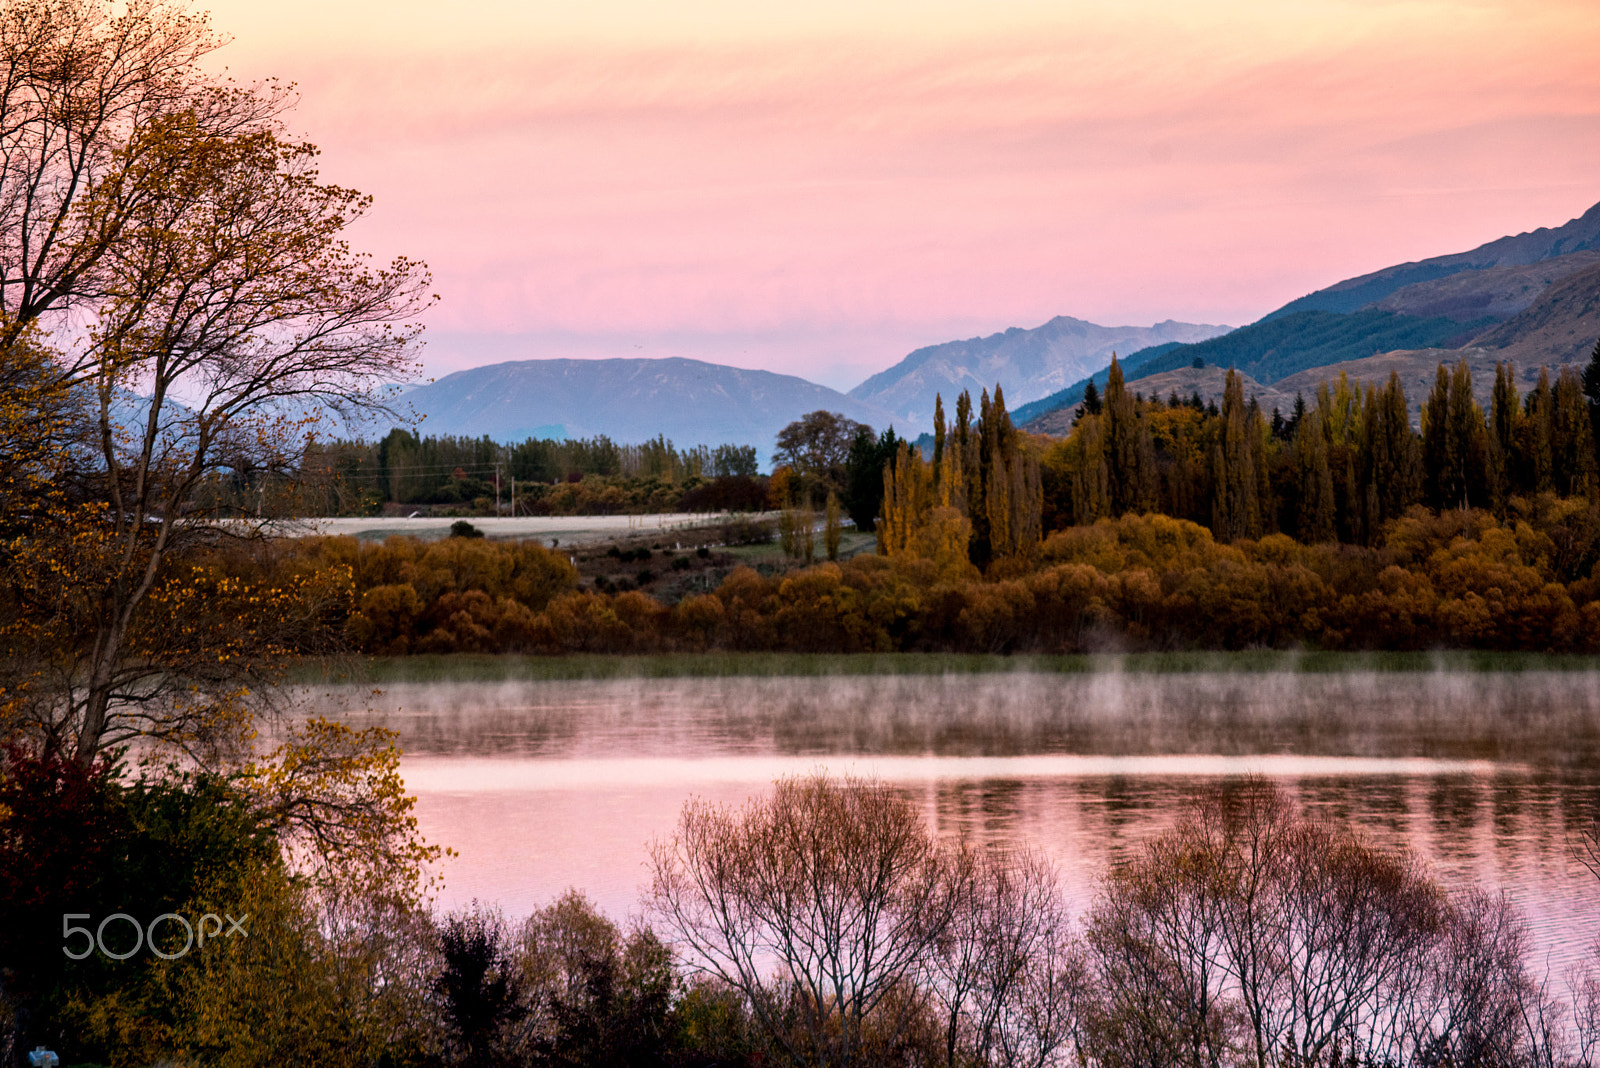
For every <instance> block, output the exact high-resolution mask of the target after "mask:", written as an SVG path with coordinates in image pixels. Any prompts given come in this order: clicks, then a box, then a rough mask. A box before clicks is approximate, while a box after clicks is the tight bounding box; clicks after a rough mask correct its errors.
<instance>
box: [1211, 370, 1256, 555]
mask: <svg viewBox="0 0 1600 1068" xmlns="http://www.w3.org/2000/svg"><path fill="white" fill-rule="evenodd" d="M1263 429H1264V428H1263V426H1262V421H1261V413H1260V409H1258V408H1253V407H1251V406H1249V405H1246V403H1245V399H1244V383H1243V381H1242V380H1241V379H1240V378H1239V374H1238V372H1236V371H1234V370H1233V369H1231V368H1230V369H1229V370H1228V377H1227V379H1226V380H1225V384H1224V386H1223V394H1222V427H1221V437H1220V440H1218V442H1217V443H1216V444H1215V445H1214V446H1213V447H1212V453H1211V457H1212V459H1211V465H1212V469H1213V471H1214V479H1215V485H1216V490H1215V493H1216V497H1215V499H1214V502H1213V504H1212V523H1211V529H1212V531H1213V532H1214V533H1215V534H1216V535H1217V537H1218V538H1221V539H1223V540H1225V541H1232V540H1234V539H1236V538H1253V537H1256V536H1258V535H1260V533H1261V531H1262V511H1263V509H1262V503H1263V502H1262V499H1261V498H1262V496H1263V494H1262V480H1263V476H1264V475H1265V474H1266V456H1265V446H1264V443H1263V441H1262V438H1263V434H1262V431H1263Z"/></svg>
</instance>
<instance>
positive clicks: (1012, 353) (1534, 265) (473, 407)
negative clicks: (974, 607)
mask: <svg viewBox="0 0 1600 1068" xmlns="http://www.w3.org/2000/svg"><path fill="white" fill-rule="evenodd" d="M1597 337H1600V204H1597V205H1595V206H1594V207H1593V208H1590V209H1589V210H1588V211H1587V212H1585V213H1584V214H1583V215H1581V216H1579V217H1578V218H1576V219H1573V220H1571V221H1570V222H1568V223H1566V224H1564V225H1562V226H1557V227H1548V228H1540V229H1537V230H1533V231H1530V232H1528V233H1524V234H1516V235H1513V236H1510V237H1502V238H1498V239H1496V240H1494V241H1490V242H1487V243H1486V244H1483V245H1480V246H1478V247H1477V248H1475V249H1471V250H1469V251H1467V252H1460V253H1452V254H1449V255H1445V256H1435V257H1432V258H1430V259H1425V260H1419V261H1416V262H1413V263H1403V264H1398V265H1395V266H1392V267H1385V268H1383V269H1381V270H1378V271H1373V272H1371V273H1369V274H1364V275H1360V276H1358V277H1355V278H1350V279H1346V280H1344V281H1342V282H1338V283H1335V284H1334V285H1331V286H1328V287H1327V288H1325V289H1321V290H1318V291H1316V292H1314V293H1309V294H1307V295H1306V296H1304V297H1300V298H1298V299H1296V300H1292V301H1290V302H1289V303H1287V304H1285V305H1284V306H1283V307H1281V308H1278V309H1276V310H1275V311H1273V312H1271V313H1270V314H1268V315H1266V316H1263V317H1262V318H1261V319H1260V320H1258V321H1256V322H1254V323H1251V324H1250V325H1248V326H1244V327H1241V328H1239V329H1237V330H1230V329H1229V328H1228V327H1225V326H1217V325H1208V324H1197V323H1180V322H1173V321H1171V320H1167V321H1165V322H1160V323H1156V324H1155V325H1153V326H1148V327H1134V326H1112V327H1108V326H1099V325H1097V324H1095V323H1090V322H1085V321H1084V320H1082V319H1075V318H1073V317H1071V316H1066V315H1061V316H1057V317H1056V318H1054V319H1051V320H1050V321H1049V322H1047V323H1044V324H1043V325H1042V326H1038V327H1035V328H1033V329H1022V328H1018V327H1012V328H1011V329H1008V330H1004V331H1001V332H999V333H995V334H990V335H988V336H985V337H974V338H968V339H965V340H961V341H948V342H944V343H941V344H937V345H929V346H926V347H924V348H919V349H917V350H916V351H914V352H911V353H909V354H908V355H906V356H905V357H904V358H902V359H901V360H899V361H898V362H896V363H895V364H894V365H893V366H891V367H889V368H887V369H885V370H884V371H881V372H879V373H877V374H875V375H872V376H871V377H870V378H868V379H867V380H866V381H864V382H862V383H861V384H860V385H858V386H856V387H855V388H854V389H852V390H850V391H849V393H848V394H844V393H839V392H837V391H835V390H832V389H828V388H826V387H824V386H820V385H816V384H815V383H812V382H808V381H806V380H805V379H803V378H798V377H795V376H793V375H780V374H775V373H772V372H769V371H752V370H745V369H741V368H736V367H728V366H723V365H720V364H713V363H706V362H703V361H700V360H691V359H682V358H673V359H610V360H570V359H555V360H519V361H512V362H508V363H500V364H494V365H491V366H487V367H477V368H473V369H471V370H466V371H458V372H456V373H455V374H451V375H447V376H445V377H443V378H441V379H439V380H438V381H436V382H431V383H429V384H427V385H423V386H419V387H417V388H415V389H413V390H411V391H410V392H408V393H407V394H406V395H405V398H404V399H405V400H406V401H407V402H409V403H410V405H411V407H412V408H413V409H414V410H415V411H416V412H418V413H419V414H423V415H425V416H426V422H425V423H424V424H423V426H422V429H423V431H424V432H426V433H431V434H437V435H444V434H453V435H458V436H469V437H478V436H481V435H488V436H489V437H491V438H495V439H496V440H500V441H514V440H521V439H523V438H527V437H593V436H597V435H601V434H604V435H606V436H608V437H610V438H612V439H613V440H616V441H622V442H637V441H645V440H648V439H650V438H654V437H656V436H657V435H665V436H666V437H668V438H670V439H672V440H674V441H676V442H677V443H679V444H682V445H694V444H708V445H716V444H723V443H729V444H741V445H751V444H753V445H756V446H757V448H758V449H760V450H762V451H763V452H765V451H766V450H767V449H769V448H771V446H772V443H773V441H774V439H775V438H776V436H777V433H778V431H779V430H781V429H782V428H783V427H784V426H785V425H787V424H788V423H790V422H792V421H793V420H795V419H797V418H799V417H800V416H801V415H803V414H805V413H806V412H810V411H815V410H816V409H819V408H825V409H828V410H829V411H836V412H842V413H843V414H845V415H846V416H848V417H850V418H851V419H855V420H857V421H859V422H863V423H867V424H869V425H871V426H872V427H874V428H875V429H877V430H882V429H883V428H885V427H887V426H890V425H893V426H894V427H895V428H896V429H897V430H898V431H899V432H900V433H901V434H902V436H910V437H915V436H916V435H917V434H918V433H919V432H922V431H925V430H927V429H929V428H930V427H931V425H932V421H933V403H934V396H935V394H941V393H942V394H943V395H944V397H945V398H946V401H947V405H946V408H947V410H949V409H950V408H951V407H952V406H953V401H954V398H955V396H956V395H957V394H959V393H960V391H961V390H963V389H970V390H972V392H973V393H974V394H976V393H977V392H978V391H979V390H981V389H992V388H993V387H994V385H995V383H996V382H999V383H1000V384H1001V385H1003V386H1004V389H1005V393H1006V400H1007V404H1008V406H1009V407H1010V408H1011V411H1012V419H1013V421H1014V422H1016V423H1017V424H1018V425H1020V426H1023V427H1025V428H1026V429H1028V430H1030V431H1033V432H1036V433H1053V434H1060V433H1065V432H1066V430H1067V429H1068V428H1070V426H1071V420H1072V411H1073V409H1074V408H1075V407H1076V405H1077V404H1078V403H1079V402H1080V401H1081V399H1082V396H1083V389H1084V386H1085V385H1086V384H1087V382H1089V381H1091V380H1093V381H1095V382H1096V383H1098V384H1099V385H1102V386H1103V385H1104V383H1105V380H1106V374H1107V371H1106V367H1107V365H1108V363H1109V361H1110V357H1111V353H1112V352H1113V351H1116V352H1119V353H1124V354H1127V355H1125V356H1124V358H1123V360H1122V366H1123V370H1124V374H1125V376H1126V377H1127V378H1128V380H1129V382H1130V386H1131V388H1134V389H1137V390H1141V391H1143V392H1145V393H1147V394H1159V395H1162V396H1166V395H1168V394H1169V393H1170V392H1172V391H1176V392H1178V393H1180V394H1182V395H1185V396H1187V395H1189V394H1190V393H1193V392H1199V393H1200V394H1201V395H1202V397H1209V396H1211V395H1213V394H1215V393H1220V390H1221V382H1222V380H1223V377H1224V370H1225V369H1226V368H1229V367H1232V368H1237V369H1238V370H1239V371H1240V372H1241V373H1242V374H1244V375H1246V376H1247V379H1248V389H1249V391H1250V392H1253V393H1255V394H1256V395H1257V396H1258V397H1259V399H1260V400H1261V401H1262V404H1263V406H1265V407H1267V408H1269V409H1270V408H1271V407H1273V406H1274V405H1280V404H1286V403H1292V398H1293V396H1294V394H1295V393H1296V392H1309V391H1310V390H1312V389H1314V388H1315V385H1316V383H1317V382H1319V381H1322V380H1324V379H1326V378H1328V377H1336V376H1337V375H1338V374H1339V372H1341V371H1343V372H1344V373H1346V374H1348V375H1349V376H1350V377H1351V378H1352V379H1353V380H1355V381H1361V382H1365V381H1376V382H1381V381H1382V380H1384V379H1386V378H1387V376H1388V374H1389V372H1390V371H1398V372H1399V373H1400V374H1401V376H1402V379H1403V380H1404V381H1405V383H1406V388H1407V395H1408V397H1409V399H1410V400H1411V402H1412V406H1413V408H1414V409H1415V408H1416V407H1417V405H1419V404H1420V403H1421V399H1422V394H1423V392H1425V389H1426V385H1427V383H1429V382H1431V377H1432V374H1433V372H1434V370H1435V368H1436V367H1437V365H1438V363H1439V362H1440V361H1441V360H1445V361H1448V362H1454V361H1455V360H1457V359H1466V360H1467V361H1468V363H1469V365H1471V366H1472V367H1473V368H1474V376H1475V379H1476V378H1481V377H1484V376H1483V375H1479V374H1478V368H1479V366H1480V365H1482V366H1483V367H1492V366H1493V364H1494V363H1495V362H1496V361H1499V360H1512V361H1514V362H1515V363H1516V364H1517V367H1518V371H1519V376H1520V377H1521V378H1522V379H1523V381H1524V383H1525V384H1528V385H1531V384H1532V382H1533V380H1534V378H1535V377H1536V376H1537V373H1538V368H1539V366H1541V365H1550V366H1552V367H1554V366H1559V365H1563V364H1571V363H1577V362H1580V361H1583V360H1586V359H1587V358H1588V354H1589V352H1590V351H1591V350H1592V348H1593V346H1594V344H1595V339H1596V338H1597ZM1488 377H1489V378H1491V379H1492V376H1488ZM1414 392H1415V394H1416V395H1412V394H1413V393H1414Z"/></svg>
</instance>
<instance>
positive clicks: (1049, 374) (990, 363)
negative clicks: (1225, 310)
mask: <svg viewBox="0 0 1600 1068" xmlns="http://www.w3.org/2000/svg"><path fill="white" fill-rule="evenodd" d="M1230 329H1232V328H1231V327H1227V326H1211V325H1206V324H1198V323H1178V322H1173V321H1172V320H1170V319H1168V320H1167V321H1165V322H1160V323H1156V324H1155V325H1154V326H1098V325H1096V324H1094V323H1089V322H1085V321H1083V320H1082V319H1074V318H1072V317H1071V316H1069V315H1058V316H1056V317H1055V318H1054V319H1051V320H1050V321H1049V322H1048V323H1045V324H1044V325H1043V326H1038V327H1035V328H1033V329H1032V330H1024V329H1022V328H1020V327H1015V326H1014V327H1012V328H1011V329H1009V330H1005V331H1002V332H1001V333H998V334H990V335H989V336H988V337H974V338H968V339H966V340H965V341H946V342H944V343H943V344H939V345H928V346H926V347H925V348H920V349H917V350H916V351H915V352H913V353H911V354H910V355H908V356H907V357H905V359H903V360H901V361H900V362H899V363H897V364H895V365H894V366H893V367H890V368H889V369H888V370H885V371H880V372H879V373H877V374H875V375H873V376H872V377H871V378H869V379H867V380H866V381H865V382H863V383H861V384H860V385H859V386H857V387H856V388H855V389H852V390H851V391H850V396H852V397H854V398H856V399H857V400H861V401H866V402H867V403H869V404H875V405H877V406H878V407H880V408H884V409H887V410H888V411H890V412H892V413H894V416H895V418H896V420H897V421H898V423H899V425H900V426H901V428H902V429H906V428H912V429H919V430H920V429H924V428H927V427H931V426H932V425H933V403H934V397H935V396H936V395H937V394H943V395H944V397H945V400H946V403H947V405H948V404H949V402H952V401H954V399H955V398H956V396H957V395H959V394H960V393H961V391H962V390H964V389H965V390H970V391H971V392H972V395H973V397H975V398H976V397H977V396H978V394H979V391H981V390H985V389H987V390H993V389H994V387H995V384H996V383H999V384H1000V385H1001V386H1003V387H1004V390H1005V395H1006V402H1007V403H1008V404H1012V405H1015V404H1022V403H1026V402H1028V401H1032V400H1037V399H1039V398H1040V397H1045V396H1048V395H1049V394H1051V393H1054V392H1056V391H1057V390H1060V389H1063V388H1065V387H1066V386H1068V385H1070V384H1072V383H1073V382H1076V381H1078V380H1079V379H1081V378H1083V377H1084V376H1085V375H1089V374H1093V373H1094V372H1095V371H1097V370H1099V369H1100V368H1102V367H1104V366H1106V365H1107V364H1108V363H1110V362H1111V354H1112V353H1113V352H1133V351H1135V350H1137V349H1146V348H1150V347H1151V346H1154V345H1163V344H1167V343H1170V342H1177V343H1183V342H1193V341H1204V340H1206V339H1207V338H1212V337H1216V336H1217V335H1218V334H1225V333H1227V332H1228V331H1229V330H1230Z"/></svg>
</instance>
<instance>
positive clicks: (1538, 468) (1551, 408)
mask: <svg viewBox="0 0 1600 1068" xmlns="http://www.w3.org/2000/svg"><path fill="white" fill-rule="evenodd" d="M1554 418H1555V397H1554V395H1553V394H1552V393H1551V390H1550V369H1549V368H1548V367H1541V368H1539V382H1538V385H1536V386H1534V388H1533V392H1532V393H1529V394H1528V411H1527V421H1526V430H1525V436H1524V439H1523V448H1522V462H1523V483H1522V484H1523V487H1524V488H1525V489H1526V490H1527V491H1528V492H1530V493H1549V492H1550V490H1551V488H1552V487H1553V485H1554V477H1555V472H1554V470H1553V469H1552V465H1553V463H1554V462H1555V457H1554V454H1553V452H1552V450H1551V436H1552V433H1553V431H1554V429H1555V426H1554Z"/></svg>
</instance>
